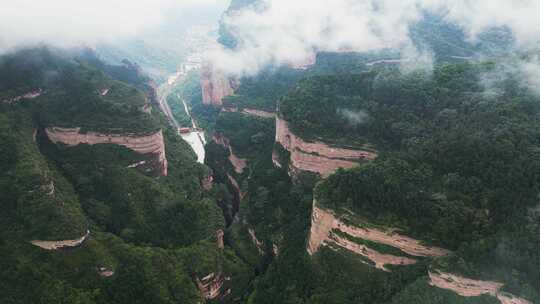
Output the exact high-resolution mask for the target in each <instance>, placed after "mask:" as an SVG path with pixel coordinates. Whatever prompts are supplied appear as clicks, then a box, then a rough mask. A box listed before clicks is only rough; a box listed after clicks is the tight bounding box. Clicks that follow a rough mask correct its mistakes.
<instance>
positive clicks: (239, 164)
mask: <svg viewBox="0 0 540 304" xmlns="http://www.w3.org/2000/svg"><path fill="white" fill-rule="evenodd" d="M212 139H213V141H214V142H215V143H216V144H218V145H220V146H222V147H223V148H225V149H227V150H229V162H231V164H232V165H233V167H234V171H235V172H236V173H238V174H242V173H243V172H244V169H245V168H246V167H247V160H246V159H244V158H240V157H238V156H236V155H235V154H234V152H233V150H232V147H231V144H230V141H229V139H228V138H227V137H225V136H223V135H221V134H219V133H216V134H214V136H213V138H212Z"/></svg>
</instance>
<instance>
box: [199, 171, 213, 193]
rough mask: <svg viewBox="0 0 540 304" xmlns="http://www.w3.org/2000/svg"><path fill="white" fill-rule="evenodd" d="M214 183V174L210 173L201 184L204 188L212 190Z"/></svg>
mask: <svg viewBox="0 0 540 304" xmlns="http://www.w3.org/2000/svg"><path fill="white" fill-rule="evenodd" d="M213 185H214V177H213V176H212V175H208V176H207V177H205V178H203V180H202V181H201V186H202V187H203V189H204V190H210V189H212V186H213Z"/></svg>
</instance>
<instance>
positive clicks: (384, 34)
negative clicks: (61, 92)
mask: <svg viewBox="0 0 540 304" xmlns="http://www.w3.org/2000/svg"><path fill="white" fill-rule="evenodd" d="M261 1H263V2H264V9H259V10H256V11H255V10H244V11H241V12H237V13H236V14H234V15H233V16H230V17H229V18H226V19H225V22H227V23H228V24H229V25H230V26H231V27H232V28H234V32H235V34H236V35H238V36H239V37H240V38H241V40H242V41H244V42H245V43H244V44H243V45H242V46H241V47H240V49H239V50H237V51H236V52H234V53H232V52H228V51H226V50H222V51H218V52H215V53H213V54H210V57H211V58H212V59H213V60H214V61H215V62H216V65H218V66H219V65H220V64H221V67H220V68H222V69H224V70H226V71H227V72H230V73H235V74H253V73H256V72H257V71H259V70H260V69H261V68H263V67H265V66H267V65H269V64H288V63H291V62H302V61H303V60H305V59H306V58H309V57H310V56H313V55H314V50H318V51H339V50H351V51H370V50H377V49H380V48H387V47H392V48H401V49H404V50H407V52H408V53H411V54H414V53H415V50H414V48H412V47H411V43H410V39H409V35H408V33H409V27H410V26H411V25H412V24H413V23H415V22H417V21H418V20H419V19H420V18H421V17H422V12H424V11H431V12H445V13H447V16H448V17H447V18H448V20H449V21H451V22H454V23H457V24H459V25H461V26H462V27H463V28H464V29H465V31H466V32H467V33H468V34H469V35H470V37H471V39H474V37H475V35H476V34H478V33H479V32H481V31H483V30H485V29H487V28H490V27H493V26H506V27H508V28H510V29H511V30H512V31H513V33H514V34H515V36H516V39H517V41H518V43H519V44H520V45H521V46H523V47H527V46H530V45H534V44H536V43H538V42H539V41H540V17H539V16H538V14H539V12H540V0H261ZM228 4H229V0H0V50H1V49H6V48H9V47H13V46H19V45H24V44H28V43H36V42H45V43H49V44H54V45H59V46H70V45H80V44H90V45H92V44H94V43H95V42H97V41H100V40H112V41H114V40H117V39H120V38H130V37H136V36H137V35H141V34H142V33H148V32H149V31H150V32H151V31H152V30H153V29H156V28H160V27H161V28H163V27H166V26H167V24H172V23H174V24H175V25H178V24H182V23H181V22H180V23H179V22H178V19H182V18H184V19H185V17H182V16H186V14H187V15H189V14H192V15H194V16H195V19H193V20H206V19H208V20H212V22H215V23H216V24H217V21H218V19H219V17H220V15H221V13H222V12H224V11H225V9H226V8H227V6H228ZM172 21H174V22H172ZM173 33H174V31H173ZM418 55H419V56H425V55H426V54H418ZM428 55H429V54H428ZM426 57H429V56H426Z"/></svg>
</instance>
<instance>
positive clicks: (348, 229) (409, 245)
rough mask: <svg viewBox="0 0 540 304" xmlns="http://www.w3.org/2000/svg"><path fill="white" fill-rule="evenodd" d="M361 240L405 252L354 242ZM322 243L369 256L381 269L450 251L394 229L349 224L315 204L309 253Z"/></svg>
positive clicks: (313, 251)
mask: <svg viewBox="0 0 540 304" xmlns="http://www.w3.org/2000/svg"><path fill="white" fill-rule="evenodd" d="M355 239H361V240H365V241H369V242H375V243H378V244H382V245H385V246H390V247H393V248H395V249H398V250H399V251H401V252H403V253H404V254H403V255H400V256H397V255H393V254H383V253H380V252H378V251H376V250H374V249H371V248H369V247H368V246H366V245H364V244H362V243H358V242H355V241H354V240H355ZM321 246H338V247H341V248H345V249H348V250H350V251H352V252H355V253H357V254H359V255H361V256H363V257H365V258H367V259H369V260H370V261H371V262H372V263H373V265H374V266H375V267H377V268H379V269H381V270H384V271H388V269H386V268H385V265H410V264H415V263H416V262H417V260H416V259H414V258H412V257H440V256H444V255H446V254H448V253H449V251H448V250H445V249H442V248H438V247H429V246H425V245H422V243H421V242H420V241H418V240H415V239H413V238H410V237H408V236H405V235H402V234H399V233H397V232H395V231H392V230H380V229H376V228H363V227H356V226H353V225H351V224H346V223H345V221H343V220H342V219H340V218H338V216H336V215H335V214H334V213H333V212H332V211H330V210H326V209H322V208H320V207H318V206H317V203H316V202H315V203H314V204H313V212H312V218H311V230H310V234H309V243H308V248H307V250H308V253H309V254H311V255H312V254H314V253H316V252H317V251H318V250H319V248H320V247H321Z"/></svg>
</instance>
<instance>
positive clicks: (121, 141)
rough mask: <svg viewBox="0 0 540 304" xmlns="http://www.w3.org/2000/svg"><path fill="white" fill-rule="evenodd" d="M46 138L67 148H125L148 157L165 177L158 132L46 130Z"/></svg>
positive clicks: (165, 170) (163, 143)
mask: <svg viewBox="0 0 540 304" xmlns="http://www.w3.org/2000/svg"><path fill="white" fill-rule="evenodd" d="M45 132H46V134H47V136H48V138H49V139H50V140H51V141H52V142H53V143H55V144H58V143H61V144H65V145H67V146H77V145H80V144H88V145H96V144H113V145H120V146H123V147H126V148H128V149H130V150H133V151H135V152H137V153H139V154H141V155H150V156H152V157H153V158H154V161H155V163H156V165H155V170H156V171H157V172H158V174H159V175H161V176H167V166H168V165H167V158H166V155H165V142H164V140H163V132H162V130H159V131H157V132H154V133H150V134H144V135H141V134H128V133H126V134H106V133H97V132H86V133H82V132H81V128H60V127H50V128H46V129H45Z"/></svg>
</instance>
